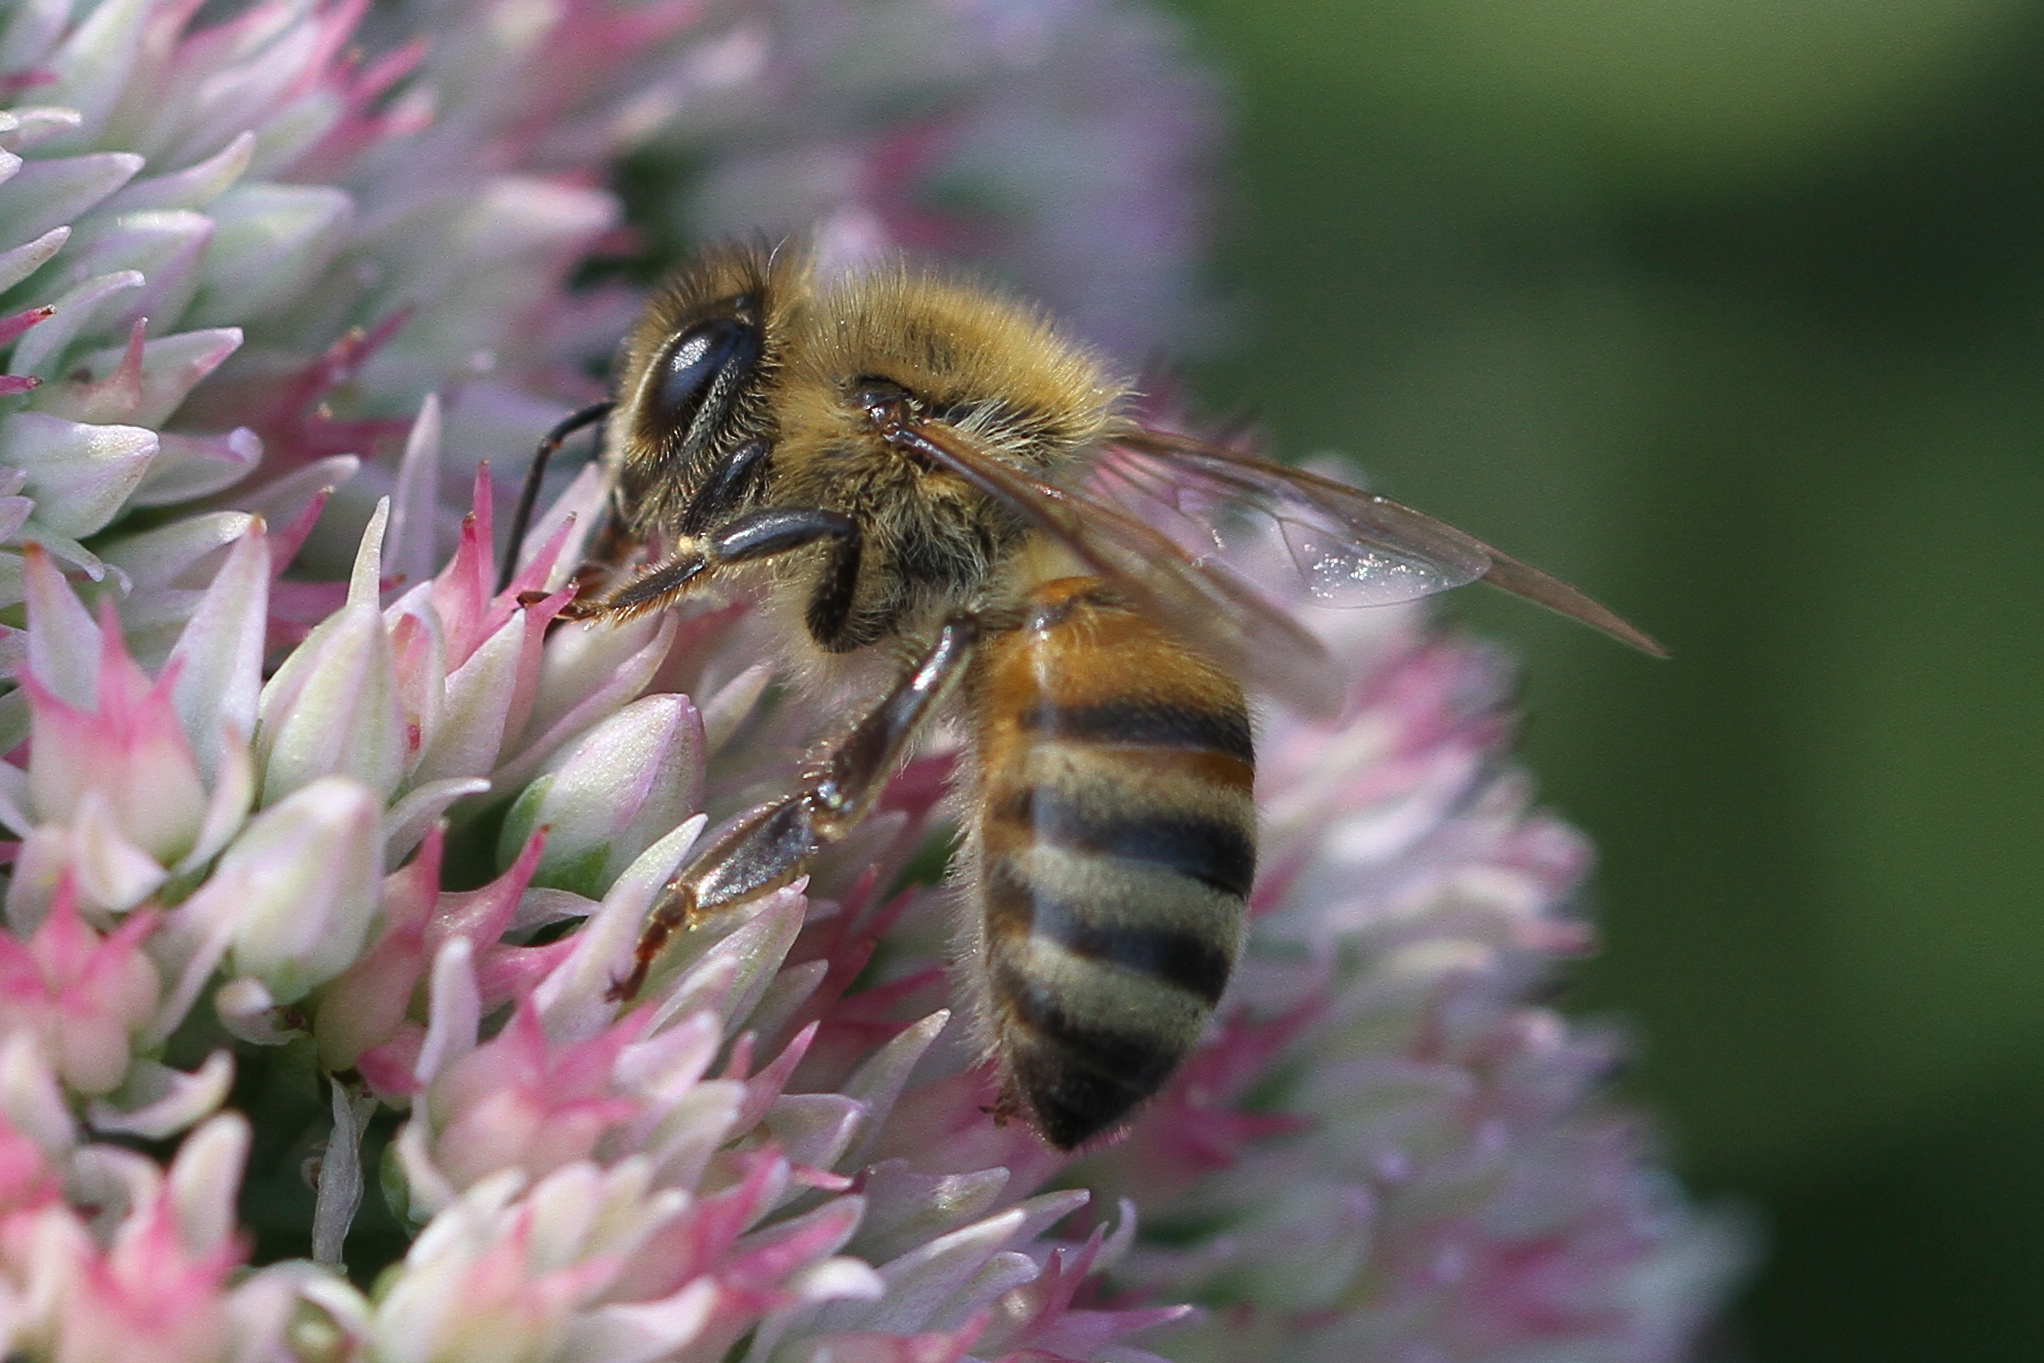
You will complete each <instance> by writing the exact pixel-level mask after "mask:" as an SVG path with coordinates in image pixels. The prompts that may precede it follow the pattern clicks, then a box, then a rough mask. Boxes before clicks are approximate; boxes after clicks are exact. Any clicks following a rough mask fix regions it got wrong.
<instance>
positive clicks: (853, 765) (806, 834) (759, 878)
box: [610, 615, 980, 1000]
mask: <svg viewBox="0 0 2044 1363" xmlns="http://www.w3.org/2000/svg"><path fill="white" fill-rule="evenodd" d="M979 633H980V628H979V621H978V620H977V619H976V618H974V617H973V616H971V615H954V616H952V617H951V618H950V619H949V620H947V621H945V622H944V626H943V628H941V629H940V630H938V631H937V638H936V641H935V642H934V643H932V644H931V645H930V647H929V648H928V649H927V650H926V651H925V652H924V654H923V656H922V658H921V659H920V660H918V662H917V663H916V665H915V666H914V667H913V668H911V669H909V671H908V672H907V673H906V674H905V675H904V676H903V677H902V678H901V679H900V680H899V681H897V682H896V683H895V684H894V686H893V687H892V689H890V690H889V691H888V693H887V694H886V695H885V696H884V697H882V698H881V700H880V702H879V703H878V704H877V705H875V706H874V707H873V708H872V709H871V710H869V711H867V712H866V714H865V715H864V716H863V717H862V718H861V719H860V720H859V722H858V723H857V724H856V725H854V726H853V727H852V730H851V732H850V733H848V734H847V735H846V736H845V737H844V738H843V739H842V740H841V741H840V742H839V743H838V744H837V745H836V746H835V747H834V748H832V749H831V750H830V751H829V752H828V753H827V754H826V755H825V756H824V757H823V758H822V760H821V761H819V762H817V763H815V764H814V765H813V766H811V768H810V769H809V771H808V773H807V774H806V776H805V778H804V780H803V783H802V786H801V789H799V790H797V791H795V792H794V793H793V794H791V795H786V796H783V797H782V798H781V799H779V800H776V801H774V802H772V803H771V804H766V805H762V806H760V807H759V808H757V809H755V810H752V811H751V812H750V813H748V814H746V815H745V816H744V817H743V818H741V819H740V820H739V821H738V822H737V823H735V824H733V825H732V826H731V827H730V829H728V830H727V831H726V832H725V833H724V835H723V836H722V837H720V838H718V839H717V841H716V842H714V843H712V844H711V845H710V846H709V847H708V848H706V849H704V850H703V851H701V852H699V853H697V854H696V855H695V856H693V857H691V858H690V859H689V861H688V864H687V865H685V866H683V867H682V868H681V870H679V871H677V872H676V873H675V874H674V876H673V878H672V879H670V880H669V881H668V882H667V884H666V886H665V887H663V888H662V890H661V892H660V897H659V899H657V900H656V901H655V902H654V905H653V910H652V912H651V913H650V914H648V915H647V918H646V926H645V928H644V929H643V930H642V931H641V933H640V935H639V945H638V948H637V950H636V951H635V952H634V953H633V957H632V969H631V973H630V974H628V975H627V976H625V978H623V979H621V980H618V981H616V982H614V983H613V984H612V986H611V991H610V996H611V998H612V999H613V1000H623V999H629V998H632V997H633V996H634V995H636V994H637V993H638V992H639V989H640V988H641V987H642V986H643V985H644V984H645V983H646V976H647V974H648V973H649V972H650V971H651V970H652V968H653V962H654V961H655V960H656V959H658V957H659V955H660V953H661V951H662V950H663V949H664V948H665V947H666V945H667V942H668V939H669V938H671V937H672V936H673V935H674V933H675V931H676V930H677V929H678V928H681V927H683V926H685V925H688V924H693V923H696V922H699V921H701V920H702V919H703V918H706V917H708V916H709V915H711V914H714V913H719V912H721V911H723V910H725V909H730V908H735V907H737V906H739V905H741V904H745V903H748V902H750V901H752V900H754V899H757V898H759V897H760V896H761V895H764V894H767V893H769V892H771V891H773V890H777V889H779V888H781V887H782V886H784V885H787V884H789V883H791V882H792V881H794V880H795V879H796V878H797V877H798V876H800V875H801V874H802V873H803V872H804V871H805V870H807V869H808V866H809V863H810V862H811V861H812V860H814V859H815V857H816V855H817V854H818V853H819V852H821V851H823V849H825V848H826V847H829V846H830V845H831V844H832V843H834V842H836V841H838V840H839V839H840V838H842V837H844V836H845V834H847V833H849V832H850V831H851V830H852V829H853V828H854V827H856V826H857V824H858V822H859V820H860V819H861V818H863V817H864V816H865V814H866V811H867V810H868V809H870V808H871V807H872V804H873V801H874V800H875V799H877V798H878V797H879V794H880V790H881V787H882V786H884V785H885V784H886V782H887V778H888V777H890V776H892V775H893V774H894V770H895V768H896V767H897V766H899V765H900V763H901V759H902V757H903V756H904V754H905V753H906V752H907V749H908V745H909V741H910V740H911V739H912V738H913V737H914V736H915V734H916V732H917V730H919V729H920V728H921V727H922V722H923V720H924V719H925V718H926V717H928V715H929V714H930V711H931V710H932V708H933V707H934V706H935V705H936V703H937V702H938V700H940V699H941V698H942V696H943V694H944V692H945V690H946V688H947V686H948V685H949V683H950V682H951V680H952V679H953V678H954V677H956V676H957V675H958V674H959V672H960V671H961V670H962V669H963V668H964V666H965V664H966V662H967V661H968V660H969V659H970V658H971V656H972V652H973V648H974V646H975V645H976V644H977V643H978V640H979Z"/></svg>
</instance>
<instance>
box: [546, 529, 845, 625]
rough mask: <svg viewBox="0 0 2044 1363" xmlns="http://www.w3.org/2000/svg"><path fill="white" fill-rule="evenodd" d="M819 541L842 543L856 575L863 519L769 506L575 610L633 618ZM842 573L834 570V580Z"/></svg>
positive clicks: (840, 556)
mask: <svg viewBox="0 0 2044 1363" xmlns="http://www.w3.org/2000/svg"><path fill="white" fill-rule="evenodd" d="M818 542H828V543H831V544H834V545H835V546H836V547H837V553H836V555H835V558H834V560H833V561H834V563H836V564H840V565H841V564H843V563H845V562H846V561H847V560H849V562H850V565H851V571H852V575H853V577H854V579H856V577H857V574H858V565H859V523H858V522H857V521H855V520H853V519H852V518H851V517H850V516H847V515H845V514H844V513H843V512H841V511H825V510H823V509H822V508H820V507H786V506H775V507H766V508H764V509H762V510H759V511H750V512H747V513H746V514H745V515H743V516H736V517H733V518H732V519H731V520H729V521H727V522H725V523H724V525H723V526H722V527H721V528H720V529H719V530H717V531H716V533H714V534H712V535H709V536H707V537H706V538H703V539H700V540H697V541H695V542H693V543H688V544H684V545H683V546H682V547H681V548H679V549H677V550H676V551H675V553H674V554H673V555H672V556H670V557H669V558H668V559H666V560H665V561H664V562H661V563H657V564H655V565H654V566H653V567H651V568H649V569H647V570H646V571H645V572H643V573H641V574H639V575H638V576H637V577H635V578H633V579H632V580H631V581H630V582H627V583H625V585H624V586H622V587H619V588H618V589H617V590H616V591H614V592H611V593H610V594H609V595H608V596H605V597H604V598H603V599H602V600H600V601H596V602H594V603H592V604H590V605H589V606H587V607H584V608H582V609H579V610H577V611H576V612H575V614H576V615H578V616H605V615H609V616H631V615H639V614H643V613H644V612H646V611H650V610H658V609H659V608H660V607H662V606H665V605H668V604H670V603H671V602H673V601H674V600H675V598H677V597H679V596H680V595H681V594H682V593H683V592H685V591H687V590H688V589H689V588H690V587H691V586H693V585H694V584H695V580H696V579H697V578H699V577H702V576H703V575H704V574H706V573H708V572H710V571H711V570H712V569H716V568H721V567H726V566H728V565H731V564H734V563H751V562H753V561H755V560H757V559H763V558H773V557H775V556H777V555H780V554H786V553H791V552H793V551H794V550H797V549H806V548H808V547H809V546H810V545H812V544H816V543H818ZM840 576H842V573H841V572H839V573H833V574H832V575H831V578H832V579H833V580H834V579H835V578H837V577H840Z"/></svg>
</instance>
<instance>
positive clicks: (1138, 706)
mask: <svg viewBox="0 0 2044 1363" xmlns="http://www.w3.org/2000/svg"><path fill="white" fill-rule="evenodd" d="M1018 722H1019V723H1020V725H1021V726H1022V728H1023V729H1024V730H1026V731H1028V732H1030V733H1033V734H1040V735H1042V736H1044V737H1046V738H1061V739H1072V740H1075V741H1077V742H1082V743H1111V744H1122V745H1128V746H1133V747H1143V748H1184V749H1189V750H1193V751H1199V752H1217V753H1224V754H1226V755H1227V756H1229V757H1233V758H1237V759H1239V760H1240V761H1243V762H1249V763H1252V764H1253V763H1254V762H1255V761H1256V742H1255V739H1254V737H1253V736H1252V735H1251V734H1250V731H1249V715H1248V713H1247V712H1246V711H1244V710H1242V709H1240V708H1238V707H1229V708H1226V709H1220V708H1209V707H1205V706H1191V705H1171V704H1159V703H1158V702H1155V701H1132V700H1107V701H1095V702H1093V703H1092V704H1088V705H1059V704H1057V703H1056V702H1054V701H1050V700H1039V701H1037V702H1036V703H1035V704H1034V705H1031V706H1030V707H1029V708H1028V709H1026V710H1024V711H1022V713H1021V715H1020V716H1019V717H1018Z"/></svg>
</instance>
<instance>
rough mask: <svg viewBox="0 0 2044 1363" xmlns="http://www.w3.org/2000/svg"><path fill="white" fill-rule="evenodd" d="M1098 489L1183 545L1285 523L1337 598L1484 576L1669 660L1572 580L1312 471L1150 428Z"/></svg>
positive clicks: (1368, 597) (1283, 528) (1319, 586)
mask: <svg viewBox="0 0 2044 1363" xmlns="http://www.w3.org/2000/svg"><path fill="white" fill-rule="evenodd" d="M1093 493H1094V496H1095V497H1096V498H1098V499H1101V500H1112V501H1113V502H1115V503H1117V504H1119V505H1120V506H1122V507H1125V508H1128V509H1129V512H1128V514H1129V518H1130V519H1133V520H1139V521H1141V520H1149V519H1159V520H1160V521H1161V523H1163V524H1165V525H1167V526H1169V527H1170V529H1171V532H1172V534H1171V536H1170V537H1171V538H1175V539H1176V540H1177V541H1179V542H1181V543H1184V542H1190V540H1191V539H1192V537H1194V536H1204V537H1205V539H1206V540H1207V541H1208V542H1211V543H1212V544H1214V545H1215V546H1216V547H1218V548H1226V547H1227V546H1228V544H1229V542H1230V539H1231V538H1232V536H1233V535H1235V534H1236V533H1237V532H1238V531H1239V530H1240V529H1242V528H1245V527H1246V526H1248V525H1249V524H1250V523H1252V522H1256V521H1262V522H1264V523H1266V525H1268V526H1273V527H1275V529H1276V531H1277V532H1278V534H1279V535H1280V536H1281V537H1282V539H1283V542H1284V544H1285V547H1286V549H1287V550H1288V551H1289V553H1290V556H1291V561H1292V566H1293V567H1294V569H1296V570H1297V573H1298V575H1299V579H1300V581H1301V582H1303V583H1304V584H1305V587H1306V590H1307V591H1308V592H1310V593H1311V594H1312V595H1313V597H1314V598H1315V599H1316V600H1318V601H1320V602H1322V603H1324V604H1326V605H1330V606H1382V605H1389V604H1392V603H1394V602H1399V601H1410V600H1413V599H1414V598H1416V597H1421V596H1431V595H1432V594H1433V593H1435V592H1442V591H1447V590H1448V589H1449V588H1451V587H1460V586H1464V585H1466V584H1468V583H1471V582H1476V581H1479V580H1481V581H1485V582H1489V583H1491V584H1492V585H1494V586H1498V587H1502V588H1503V589H1504V590H1506V591H1508V592H1512V593H1515V594H1517V595H1519V596H1523V597H1525V598H1526V599H1527V600H1529V601H1533V602H1537V603H1538V604H1540V605H1542V606H1546V607H1547V608H1548V609H1550V610H1554V611H1559V612H1560V613H1561V614H1563V615H1566V616H1569V617H1570V618H1572V619H1575V620H1580V621H1582V622H1583V623H1584V624H1586V625H1589V626H1590V627H1591V628H1593V629H1598V630H1602V631H1603V632H1604V633H1606V634H1608V635H1610V636H1611V637H1612V638H1614V639H1617V640H1618V641H1619V642H1620V643H1624V644H1629V645H1631V646H1632V647H1633V648H1637V649H1639V650H1641V651H1642V652H1645V653H1651V654H1654V655H1655V656H1657V657H1666V656H1667V650H1666V649H1664V648H1662V647H1661V645H1660V644H1658V643H1656V642H1655V641H1654V640H1653V639H1652V638H1650V637H1649V636H1648V635H1647V634H1645V633H1644V632H1642V631H1641V630H1639V629H1636V628H1634V627H1633V626H1632V625H1631V624H1628V623H1627V622H1626V621H1625V620H1624V619H1622V618H1621V617H1619V616H1618V615H1617V614H1615V613H1614V612H1612V611H1611V610H1609V609H1607V608H1606V607H1604V606H1603V605H1601V604H1599V603H1598V602H1597V601H1595V600H1593V599H1591V598H1590V597H1588V596H1586V595H1584V594H1583V593H1582V592H1579V591H1577V590H1576V589H1575V588H1574V587H1571V586H1569V585H1568V584H1567V583H1566V582H1563V581H1562V580H1561V579H1559V578H1557V577H1552V576H1550V575H1549V574H1547V573H1543V572H1541V571H1540V570H1539V569H1538V568H1535V567H1533V566H1532V565H1531V564H1529V563H1525V562H1522V561H1521V560H1519V559H1516V558H1513V557H1512V556H1511V555H1510V554H1507V553H1505V552H1504V551H1502V550H1500V549H1493V548H1492V547H1491V546H1490V545H1488V544H1485V543H1484V542H1483V541H1482V540H1480V539H1477V538H1476V537H1475V536H1474V535H1470V534H1466V533H1464V532H1463V531H1460V530H1457V529H1456V528H1455V527H1454V526H1452V525H1449V524H1447V523H1446V522H1444V521H1438V520H1435V519H1434V518H1433V517H1432V516H1429V515H1426V514H1425V513H1423V512H1419V511H1415V510H1413V509H1412V508H1411V507H1409V506H1405V505H1402V504H1401V503H1398V502H1394V501H1392V500H1391V499H1390V498H1388V497H1379V496H1377V495H1376V494H1374V493H1369V492H1363V491H1361V490H1359V489H1357V488H1352V487H1349V486H1348V485H1347V484H1345V483H1339V482H1336V481H1334V480H1333V479H1331V478H1323V477H1321V476H1320V475H1319V474H1316V473H1309V472H1307V471H1306V470H1304V469H1295V468H1290V467H1287V466H1286V465H1283V464H1274V463H1271V462H1270V461H1269V460H1266V459H1258V458H1257V457H1255V456H1254V455H1249V454H1243V453H1241V452H1239V451H1236V450H1230V449H1227V448H1224V447H1222V446H1218V445H1209V444H1206V443H1205V442H1203V441H1199V440H1194V439H1191V438H1190V437H1186V436H1180V435H1173V434H1169V433H1166V432H1160V431H1148V430H1144V431H1138V432H1135V433H1132V434H1129V435H1125V436H1123V437H1121V438H1120V439H1118V440H1117V441H1116V442H1115V443H1114V444H1113V445H1111V446H1110V447H1109V448H1108V449H1106V450H1105V451H1103V452H1102V454H1101V455H1100V457H1099V459H1098V460H1097V461H1096V462H1095V465H1094V469H1093Z"/></svg>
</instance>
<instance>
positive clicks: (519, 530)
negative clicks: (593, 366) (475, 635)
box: [497, 398, 617, 592]
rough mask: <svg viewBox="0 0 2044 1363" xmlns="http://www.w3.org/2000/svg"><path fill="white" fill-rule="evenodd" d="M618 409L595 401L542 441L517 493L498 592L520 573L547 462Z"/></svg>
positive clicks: (499, 576)
mask: <svg viewBox="0 0 2044 1363" xmlns="http://www.w3.org/2000/svg"><path fill="white" fill-rule="evenodd" d="M616 408H617V403H616V402H615V401H613V400H611V399H608V398H606V399H605V400H604V401H602V402H592V403H590V404H589V405H588V406H587V407H584V408H582V409H581V410H580V411H578V412H570V413H569V414H568V415H567V416H565V417H562V418H561V419H560V421H559V422H557V423H556V424H555V425H554V428H553V429H552V430H550V431H548V432H547V433H546V438H545V439H544V440H541V441H540V442H539V449H538V450H536V451H535V452H534V453H533V456H532V467H530V468H528V469H527V470H526V471H525V486H524V487H523V488H521V489H520V490H519V493H518V509H517V510H516V511H515V512H513V513H512V515H511V536H510V538H509V539H507V540H505V542H504V566H503V567H501V568H499V569H498V570H497V590H498V591H499V592H501V591H503V590H504V589H505V588H506V587H509V586H510V585H511V576H512V574H513V573H515V572H516V571H517V570H518V556H519V554H520V553H522V552H524V549H525V532H526V530H527V529H529V528H530V527H531V525H532V508H533V507H534V506H535V505H536V504H537V503H538V502H539V485H540V481H541V480H542V479H543V478H545V477H546V465H547V460H549V459H551V458H552V457H553V454H554V451H555V450H558V449H559V448H560V447H561V445H562V443H563V442H564V441H566V440H567V438H568V437H569V436H571V435H573V434H575V432H577V431H579V430H581V429H582V428H583V427H585V426H594V425H596V424H597V423H598V422H600V421H602V420H603V419H604V418H605V417H607V416H609V415H610V414H611V412H613V411H614V410H616Z"/></svg>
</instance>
